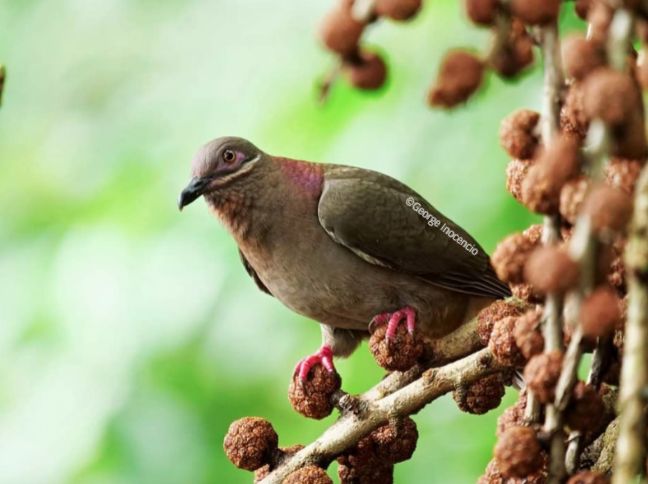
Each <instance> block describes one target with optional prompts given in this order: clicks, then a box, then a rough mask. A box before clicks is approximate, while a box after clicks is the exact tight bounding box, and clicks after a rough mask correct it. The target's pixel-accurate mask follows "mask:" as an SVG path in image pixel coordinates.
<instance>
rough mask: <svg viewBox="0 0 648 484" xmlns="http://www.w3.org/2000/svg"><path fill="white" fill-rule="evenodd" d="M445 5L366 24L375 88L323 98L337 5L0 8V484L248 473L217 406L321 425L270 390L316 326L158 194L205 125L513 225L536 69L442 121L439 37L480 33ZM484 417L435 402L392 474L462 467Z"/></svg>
mask: <svg viewBox="0 0 648 484" xmlns="http://www.w3.org/2000/svg"><path fill="white" fill-rule="evenodd" d="M460 3H461V2H458V1H456V0H447V1H443V0H436V1H429V2H428V3H427V4H426V7H425V9H424V12H423V14H422V15H421V16H420V17H418V18H417V19H416V20H415V21H413V22H411V23H408V24H394V23H388V22H384V23H381V24H380V25H378V26H377V27H376V28H372V29H371V31H370V32H369V34H368V36H367V40H368V41H369V43H370V44H372V45H374V46H376V47H377V48H379V49H380V50H382V51H383V52H386V53H387V56H388V57H387V58H388V62H389V66H390V68H391V78H390V82H389V85H388V87H387V89H385V90H383V91H381V92H379V93H373V94H367V93H361V92H357V91H354V90H352V89H350V88H349V87H347V86H346V85H345V84H344V83H338V84H336V86H335V88H334V90H333V92H332V95H331V97H330V100H329V102H328V104H327V105H326V106H323V107H321V106H318V104H317V102H316V96H315V93H316V89H315V81H316V79H318V78H320V77H321V76H322V74H323V73H325V72H326V71H327V70H328V69H329V68H330V67H331V66H332V65H333V64H334V59H333V58H332V57H331V56H330V55H329V54H327V53H326V52H324V51H323V50H322V49H321V48H320V47H319V46H318V43H317V40H316V31H317V27H318V24H319V22H320V20H321V18H322V17H323V15H324V14H325V12H327V11H328V10H329V9H330V8H331V6H332V2H331V1H311V2H304V1H303V0H302V1H299V0H282V1H277V2H269V1H267V0H226V1H221V0H182V1H181V0H167V1H161V0H157V1H154V0H47V1H45V0H42V1H39V0H0V62H4V63H6V64H7V66H8V81H7V84H6V87H5V96H4V104H3V106H2V108H1V109H0V213H1V214H2V215H1V216H0V484H59V483H65V484H113V483H114V484H206V483H234V484H238V483H250V482H251V481H252V477H251V475H249V474H247V473H245V472H243V471H238V470H237V469H235V468H234V467H233V466H232V465H230V464H229V463H228V462H227V460H226V458H225V456H224V454H223V451H222V441H223V437H224V435H225V432H226V431H227V428H228V426H229V424H230V423H231V422H232V421H233V420H235V419H238V418H240V417H243V416H247V415H257V416H262V417H265V418H267V419H269V420H270V421H271V422H272V423H273V424H274V425H275V428H276V429H277V431H278V433H279V435H280V443H281V444H282V445H291V444H294V443H304V444H305V443H308V442H310V441H312V440H313V439H315V438H316V437H317V436H318V435H319V434H320V433H321V432H322V431H323V430H324V429H325V428H326V427H327V426H328V425H330V423H331V422H332V420H333V417H331V418H329V419H327V420H325V421H322V422H314V421H309V420H306V419H304V418H302V417H300V416H299V415H297V414H295V413H294V412H293V411H292V410H291V408H290V405H289V403H288V401H287V396H286V389H287V385H288V382H289V377H290V373H291V371H292V369H293V366H294V364H295V362H296V361H297V360H298V359H299V358H301V357H303V356H305V355H306V354H309V353H311V352H312V351H314V350H315V349H316V348H317V347H318V346H319V343H320V333H319V328H318V325H317V324H315V323H314V322H312V321H307V320H305V319H304V318H301V317H299V316H297V315H295V314H292V313H291V312H290V311H289V310H287V309H285V308H284V307H283V306H282V305H281V304H280V303H279V302H278V301H276V300H274V299H272V298H270V297H268V296H266V295H264V294H262V293H261V292H259V291H258V290H257V289H256V287H255V285H254V283H253V282H252V280H251V279H249V278H248V276H247V275H246V274H245V271H244V270H243V268H242V266H241V263H240V262H239V258H238V253H237V250H236V246H235V244H234V242H233V241H232V240H231V239H230V238H229V236H228V235H227V234H226V232H225V230H224V229H223V228H222V227H221V226H220V225H219V224H218V222H217V221H216V220H214V219H212V218H211V217H210V215H209V214H208V212H207V210H205V208H204V207H203V206H201V205H202V204H198V205H196V206H191V207H190V209H188V210H186V211H185V212H184V213H182V215H181V214H180V213H179V212H178V210H177V208H176V197H177V195H178V193H179V191H180V190H181V189H182V188H183V186H184V185H185V183H186V182H187V181H188V178H189V165H190V160H191V157H192V155H193V153H194V151H195V150H196V149H197V148H198V147H199V146H200V145H201V144H202V143H204V142H206V141H207V140H209V139H211V138H213V137H216V136H221V135H230V134H232V135H239V136H244V137H248V138H249V139H251V140H252V141H254V142H255V143H256V144H257V145H259V146H260V147H262V148H263V149H264V150H266V151H268V152H270V153H273V154H281V155H284V156H289V157H294V158H302V159H309V160H319V161H327V162H334V163H336V162H337V163H345V164H352V165H357V166H362V167H367V168H372V169H376V170H380V171H383V172H385V173H388V174H390V175H392V176H394V177H396V178H399V179H401V180H403V181H405V182H407V183H409V184H410V185H411V186H412V187H413V188H414V189H416V190H417V191H419V192H420V193H421V194H423V195H424V196H426V197H427V198H428V199H429V200H430V201H432V202H433V203H434V204H435V205H436V206H437V207H438V208H439V209H440V210H441V211H443V212H444V213H446V214H447V215H449V216H450V217H452V218H453V219H454V220H455V221H457V222H458V223H460V224H461V225H463V226H464V227H465V228H466V229H468V230H469V231H471V232H472V233H473V235H474V236H475V237H476V238H477V239H478V240H479V241H480V242H481V243H482V244H483V245H484V246H485V247H486V248H487V249H488V250H489V251H490V250H492V249H493V247H494V246H495V244H496V242H497V241H498V240H499V239H501V238H502V237H503V236H505V235H506V234H508V233H510V232H512V231H514V230H519V229H522V228H524V227H526V226H527V225H528V224H529V223H530V221H531V220H532V218H531V217H530V216H529V215H528V214H527V213H526V212H525V211H524V210H523V209H522V208H520V207H519V206H518V205H517V204H516V202H515V201H514V200H513V199H512V197H510V196H509V195H508V194H507V192H506V189H505V185H504V181H505V175H504V170H505V166H506V164H507V162H508V160H507V158H506V155H505V154H504V152H503V151H502V150H501V149H500V148H499V146H498V140H497V131H498V127H499V122H500V120H501V118H502V117H504V116H505V115H506V114H508V113H509V112H511V111H513V110H514V109H516V108H519V107H530V108H536V109H537V108H539V105H540V93H541V82H542V80H541V74H540V72H539V69H538V68H536V69H535V70H534V71H532V72H531V73H529V74H528V75H526V76H525V77H524V78H523V79H522V80H521V81H519V82H515V83H503V82H502V81H501V80H499V79H497V78H494V77H491V78H489V79H488V82H487V86H486V87H485V89H483V90H482V92H481V93H480V94H479V95H477V96H476V97H475V98H474V99H473V100H472V101H471V102H470V103H469V105H468V106H466V107H463V108H460V109H457V110H456V111H453V112H449V113H448V112H442V111H432V110H430V109H429V108H427V107H426V105H425V102H424V100H425V93H426V90H427V88H428V87H429V85H430V84H431V81H432V79H433V77H434V75H435V73H436V70H437V68H438V65H439V62H440V59H441V57H442V56H443V53H444V51H445V50H446V49H448V48H449V47H451V46H457V45H462V46H468V47H470V46H472V47H475V48H481V49H483V48H485V46H486V44H487V42H488V38H489V34H488V32H487V31H484V30H479V29H476V28H474V27H471V26H470V25H468V23H467V22H466V21H465V20H464V18H463V16H462V13H461V7H460ZM568 20H569V19H568ZM338 369H339V371H340V372H341V374H342V375H343V378H344V386H345V389H346V390H347V391H350V392H361V391H364V390H366V389H367V388H369V387H371V386H372V385H373V384H375V383H376V382H377V381H378V380H379V379H380V378H381V376H382V374H383V373H382V371H381V370H380V369H378V368H377V367H376V365H375V364H374V363H373V361H372V359H371V357H370V355H369V354H368V351H367V348H366V345H363V346H362V347H361V348H360V350H359V351H358V352H357V353H356V354H355V355H354V356H353V357H352V358H351V359H350V360H348V361H343V362H339V363H338ZM513 398H515V395H512V394H509V395H508V396H507V401H508V402H511V401H512V399H513ZM498 413H499V411H496V412H491V414H489V415H486V416H483V417H475V416H469V415H466V414H462V413H461V412H459V410H458V409H457V408H456V406H455V404H454V402H453V401H452V399H451V398H449V397H446V398H443V399H441V400H439V401H437V402H435V403H434V404H432V405H430V406H429V407H428V408H426V409H425V410H424V411H422V412H421V413H420V414H419V415H417V416H416V420H417V422H418V424H419V429H420V432H421V435H422V438H421V440H420V444H419V449H418V451H417V453H416V454H415V457H414V458H413V459H412V460H411V461H408V462H406V463H404V464H400V465H398V466H397V468H396V482H397V483H398V484H405V483H408V484H425V483H430V484H434V483H444V484H453V483H470V482H474V481H475V480H476V478H477V476H479V475H480V474H481V473H482V471H483V469H484V467H485V465H486V463H487V461H488V460H489V458H490V455H491V448H492V445H493V442H494V429H495V421H496V417H497V414H498ZM331 474H335V465H334V466H333V467H332V472H331Z"/></svg>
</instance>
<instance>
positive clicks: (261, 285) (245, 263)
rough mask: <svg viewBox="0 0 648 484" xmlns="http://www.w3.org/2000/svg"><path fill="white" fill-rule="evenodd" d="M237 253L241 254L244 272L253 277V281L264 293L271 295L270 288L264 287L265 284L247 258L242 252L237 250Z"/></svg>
mask: <svg viewBox="0 0 648 484" xmlns="http://www.w3.org/2000/svg"><path fill="white" fill-rule="evenodd" d="M239 255H240V256H241V262H243V267H245V272H247V273H248V274H249V276H250V277H251V278H252V279H254V282H255V283H256V285H257V287H258V288H259V289H261V290H262V291H263V292H265V293H266V294H270V295H271V296H272V293H271V292H270V290H269V289H268V288H267V287H266V285H265V284H264V283H263V282H262V281H261V279H259V275H258V274H257V273H256V271H255V270H254V268H253V267H252V266H251V265H250V263H249V262H248V260H247V259H246V258H245V256H244V255H243V252H241V251H240V250H239Z"/></svg>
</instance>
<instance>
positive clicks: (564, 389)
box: [556, 10, 633, 472]
mask: <svg viewBox="0 0 648 484" xmlns="http://www.w3.org/2000/svg"><path fill="white" fill-rule="evenodd" d="M632 26H633V22H632V16H631V15H630V14H629V13H628V12H627V11H625V10H618V11H617V12H616V13H615V15H614V18H613V22H612V26H611V27H610V36H609V39H608V44H607V55H608V59H609V64H610V66H611V67H612V68H614V69H617V70H621V71H623V70H625V68H626V51H627V45H628V42H629V41H630V38H631V35H632ZM610 139H611V133H610V129H609V128H608V127H607V126H606V125H605V123H603V121H601V120H600V119H594V120H592V122H591V123H590V127H589V130H588V132H587V142H586V146H587V147H588V148H587V150H586V152H585V155H586V159H587V164H588V169H589V174H590V177H591V179H592V180H593V181H597V180H600V179H601V178H602V177H603V168H604V167H605V164H606V163H607V160H608V152H609V149H610ZM592 186H593V184H592ZM598 246H599V244H598V243H597V240H596V237H595V234H594V233H593V231H592V227H591V220H590V217H589V216H588V215H585V214H582V215H580V216H579V218H578V220H577V221H576V226H575V227H574V235H573V237H572V239H571V241H570V244H569V251H570V255H571V257H572V258H573V259H574V260H576V261H577V262H578V263H579V265H580V268H581V278H580V284H579V287H578V289H577V290H576V291H574V293H573V299H572V308H571V312H572V314H573V315H574V320H575V323H576V325H575V327H574V331H573V335H572V340H571V343H570V346H569V348H568V350H567V355H566V357H565V364H564V367H563V371H562V373H561V375H560V380H559V381H558V387H557V389H556V402H557V403H556V404H557V405H558V406H559V407H560V408H561V409H565V408H566V407H567V404H568V403H569V399H570V397H571V392H572V390H573V388H574V385H575V384H576V381H577V379H578V366H579V364H580V361H581V359H582V356H583V351H582V340H583V332H582V327H581V325H580V324H578V323H579V321H578V315H579V313H580V308H581V304H582V302H583V299H584V298H585V297H586V296H587V295H588V294H589V293H590V292H591V291H592V289H593V287H594V285H595V272H596V257H597V252H598ZM610 344H611V341H610V340H609V339H608V338H599V341H598V343H597V346H596V349H595V351H594V356H593V358H592V366H591V369H590V372H589V375H588V378H587V382H588V383H590V384H593V385H595V386H597V387H598V386H599V384H600V379H601V372H603V371H605V366H606V362H605V360H606V359H607V358H608V357H609V346H610ZM568 441H569V447H568V449H567V458H566V462H565V465H566V467H567V470H568V471H569V472H574V471H575V470H576V469H577V468H578V464H579V459H580V453H581V452H580V451H581V449H582V445H583V436H582V434H581V433H580V432H577V431H574V432H572V433H570V435H569V438H568Z"/></svg>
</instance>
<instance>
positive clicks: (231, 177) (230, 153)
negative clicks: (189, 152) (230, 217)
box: [178, 137, 266, 210]
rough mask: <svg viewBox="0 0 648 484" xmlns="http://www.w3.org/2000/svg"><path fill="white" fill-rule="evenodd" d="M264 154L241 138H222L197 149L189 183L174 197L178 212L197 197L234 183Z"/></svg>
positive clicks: (244, 175) (252, 167)
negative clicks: (176, 199)
mask: <svg viewBox="0 0 648 484" xmlns="http://www.w3.org/2000/svg"><path fill="white" fill-rule="evenodd" d="M265 156H266V155H265V153H264V152H263V151H261V150H260V149H259V148H257V147H256V146H254V145H253V144H252V143H250V142H249V141H247V140H245V139H242V138H234V137H223V138H216V139H215V140H212V141H210V142H209V143H207V144H206V145H204V146H203V147H202V148H200V149H199V150H198V152H197V153H196V155H195V156H194V159H193V162H192V165H191V181H190V182H189V184H188V185H187V187H186V188H185V189H184V190H182V193H181V194H180V197H179V198H178V208H179V209H180V210H182V209H183V208H184V207H185V206H187V205H189V204H190V203H192V202H193V201H194V200H196V199H197V198H198V197H200V196H201V195H209V194H210V193H214V192H217V191H218V190H219V189H221V188H223V187H225V186H230V185H233V184H235V183H237V182H238V181H239V180H241V179H243V178H245V177H247V175H248V174H249V173H251V172H252V170H254V167H255V165H256V164H257V163H258V162H259V161H260V160H262V159H263V158H264V157H265Z"/></svg>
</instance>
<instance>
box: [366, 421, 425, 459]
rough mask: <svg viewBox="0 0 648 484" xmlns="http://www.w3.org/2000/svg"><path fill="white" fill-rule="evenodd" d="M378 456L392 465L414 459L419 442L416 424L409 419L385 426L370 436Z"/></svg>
mask: <svg viewBox="0 0 648 484" xmlns="http://www.w3.org/2000/svg"><path fill="white" fill-rule="evenodd" d="M369 436H370V438H371V440H372V441H373V444H374V449H375V452H376V456H377V457H378V458H379V459H381V460H383V461H385V462H389V463H391V464H397V463H399V462H405V461H406V460H409V459H411V458H412V455H413V454H414V451H415V450H416V444H417V442H418V437H419V434H418V429H417V428H416V422H414V420H412V419H411V418H409V417H406V418H403V419H399V420H396V421H395V422H393V423H390V424H388V425H383V426H382V427H379V428H377V429H376V430H374V431H373V432H371V433H370V434H369Z"/></svg>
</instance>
